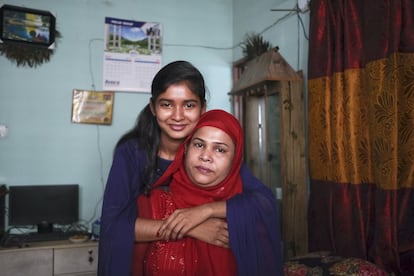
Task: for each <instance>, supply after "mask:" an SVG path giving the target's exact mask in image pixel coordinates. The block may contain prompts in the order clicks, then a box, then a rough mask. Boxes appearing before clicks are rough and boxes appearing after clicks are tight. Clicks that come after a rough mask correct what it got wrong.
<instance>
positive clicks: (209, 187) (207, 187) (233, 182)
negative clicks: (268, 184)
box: [133, 110, 282, 276]
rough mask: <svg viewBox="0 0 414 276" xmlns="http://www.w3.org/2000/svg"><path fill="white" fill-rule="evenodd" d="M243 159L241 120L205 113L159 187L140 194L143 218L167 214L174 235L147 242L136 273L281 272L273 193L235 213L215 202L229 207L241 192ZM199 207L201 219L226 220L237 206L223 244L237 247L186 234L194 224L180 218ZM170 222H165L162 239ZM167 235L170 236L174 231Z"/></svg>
mask: <svg viewBox="0 0 414 276" xmlns="http://www.w3.org/2000/svg"><path fill="white" fill-rule="evenodd" d="M242 159H243V131H242V128H241V126H240V124H239V122H238V120H237V119H236V118H235V117H234V116H233V115H231V114H230V113H228V112H226V111H223V110H211V111H208V112H206V113H204V114H203V115H202V116H201V118H200V120H199V122H198V124H197V126H196V127H195V128H194V130H193V131H192V132H191V133H190V135H189V136H188V137H187V139H186V140H185V141H184V143H183V144H182V146H181V147H180V148H179V150H178V152H177V154H176V156H175V159H174V161H173V163H172V164H171V165H170V166H169V167H168V169H167V170H166V172H165V173H164V174H163V175H162V176H161V177H160V179H159V180H158V181H157V182H156V183H155V184H154V185H153V189H152V190H151V192H150V196H149V198H148V197H145V196H140V197H139V199H138V205H139V208H140V209H139V210H140V216H142V217H146V218H152V219H156V220H165V222H166V223H164V226H165V225H169V226H168V227H169V228H170V230H171V228H173V229H174V232H175V233H176V234H175V236H174V237H175V239H174V240H169V241H168V240H162V241H156V242H151V243H141V244H140V248H141V249H140V250H142V251H141V252H143V251H144V252H145V254H137V255H136V256H145V257H144V258H145V259H144V261H143V262H142V261H140V260H138V259H135V261H134V262H135V263H134V267H133V271H134V273H133V274H134V275H142V273H143V274H144V275H168V276H173V275H191V276H193V275H197V276H213V275H226V276H233V275H282V274H281V272H280V263H281V258H280V243H279V242H280V240H279V238H280V237H279V235H278V229H277V227H278V219H277V207H276V204H275V201H274V196H273V195H272V193H271V191H270V190H266V191H267V192H266V193H265V192H263V194H261V195H260V196H258V198H262V201H260V202H258V204H255V205H254V206H252V205H250V206H246V208H247V209H246V208H242V207H238V208H237V209H238V210H243V213H241V212H237V214H235V213H232V212H231V210H226V208H228V206H226V207H225V208H224V209H225V210H223V208H221V207H220V208H216V206H223V205H220V204H218V203H219V202H224V201H226V200H227V199H229V198H232V197H234V196H235V195H237V194H240V193H241V192H242V181H241V177H240V168H241V166H242ZM237 204H238V205H239V206H244V205H245V204H243V203H242V202H240V203H237ZM195 206H200V217H201V218H202V219H199V220H203V219H209V218H221V219H228V216H229V214H228V213H229V212H231V218H232V223H231V224H230V223H229V225H228V228H229V229H228V233H229V235H230V236H229V237H223V241H224V242H223V244H228V243H229V241H230V247H231V249H230V248H228V246H227V247H226V246H223V247H219V246H215V245H212V244H209V243H206V242H203V241H200V240H196V239H194V238H191V237H188V236H184V237H182V236H183V234H181V233H180V231H182V232H184V233H186V232H188V229H184V228H185V222H183V221H180V219H177V217H178V216H179V214H180V212H182V211H183V210H184V211H185V209H186V208H191V207H195ZM206 206H208V207H207V208H206ZM184 217H185V216H184ZM233 223H234V224H233ZM164 226H163V227H161V228H160V235H161V236H162V237H163V236H164V234H165V231H166V230H165V227H164ZM240 227H241V228H240ZM177 229H178V230H177ZM170 230H169V231H170ZM177 231H178V232H177ZM163 233H164V234H163ZM166 236H167V237H171V232H170V233H169V234H167V235H166ZM226 241H227V242H226ZM246 249H248V250H246ZM142 264H143V272H142V267H140V266H141V265H142ZM252 273H253V274H252Z"/></svg>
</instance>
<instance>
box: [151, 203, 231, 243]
mask: <svg viewBox="0 0 414 276" xmlns="http://www.w3.org/2000/svg"><path fill="white" fill-rule="evenodd" d="M225 216H226V202H225V201H219V202H212V203H207V204H203V205H200V206H196V207H192V208H186V209H178V210H175V211H174V213H172V214H171V216H169V217H168V218H167V219H166V220H165V221H164V223H163V224H162V225H161V227H160V229H159V230H158V235H159V236H160V237H161V238H162V239H165V240H177V239H181V238H182V237H184V236H185V235H187V233H188V232H189V231H190V230H191V229H193V228H194V227H196V226H198V225H200V224H201V223H202V222H204V221H206V220H207V219H209V218H212V217H216V218H224V217H225Z"/></svg>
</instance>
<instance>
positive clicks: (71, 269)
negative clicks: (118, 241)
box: [0, 241, 98, 276]
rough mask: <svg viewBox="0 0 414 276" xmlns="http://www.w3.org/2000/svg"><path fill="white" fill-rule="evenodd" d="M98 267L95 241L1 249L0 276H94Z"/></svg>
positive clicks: (50, 243)
mask: <svg viewBox="0 0 414 276" xmlns="http://www.w3.org/2000/svg"><path fill="white" fill-rule="evenodd" d="M97 265H98V243H97V242H85V243H70V242H69V241H59V242H39V243H33V244H31V245H30V246H29V247H22V248H0V271H1V272H0V273H1V275H4V276H20V275H21V276H27V275H30V276H49V275H50V276H52V275H53V276H54V275H65V276H71V275H73V276H74V275H77V276H80V275H81V276H86V275H88V276H92V275H97Z"/></svg>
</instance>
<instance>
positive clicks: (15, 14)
mask: <svg viewBox="0 0 414 276" xmlns="http://www.w3.org/2000/svg"><path fill="white" fill-rule="evenodd" d="M55 26H56V17H55V16H54V15H53V14H52V13H50V12H49V11H43V10H35V9H29V8H24V7H18V6H11V5H3V6H2V7H1V8H0V43H6V42H8V43H23V44H26V45H33V46H42V47H47V48H50V49H51V48H53V46H54V42H55V31H56V29H55Z"/></svg>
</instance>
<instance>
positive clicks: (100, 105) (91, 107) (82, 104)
mask: <svg viewBox="0 0 414 276" xmlns="http://www.w3.org/2000/svg"><path fill="white" fill-rule="evenodd" d="M113 106H114V92H111V91H88V90H79V89H74V90H73V93H72V123H82V124H98V125H111V124H112V112H113Z"/></svg>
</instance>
